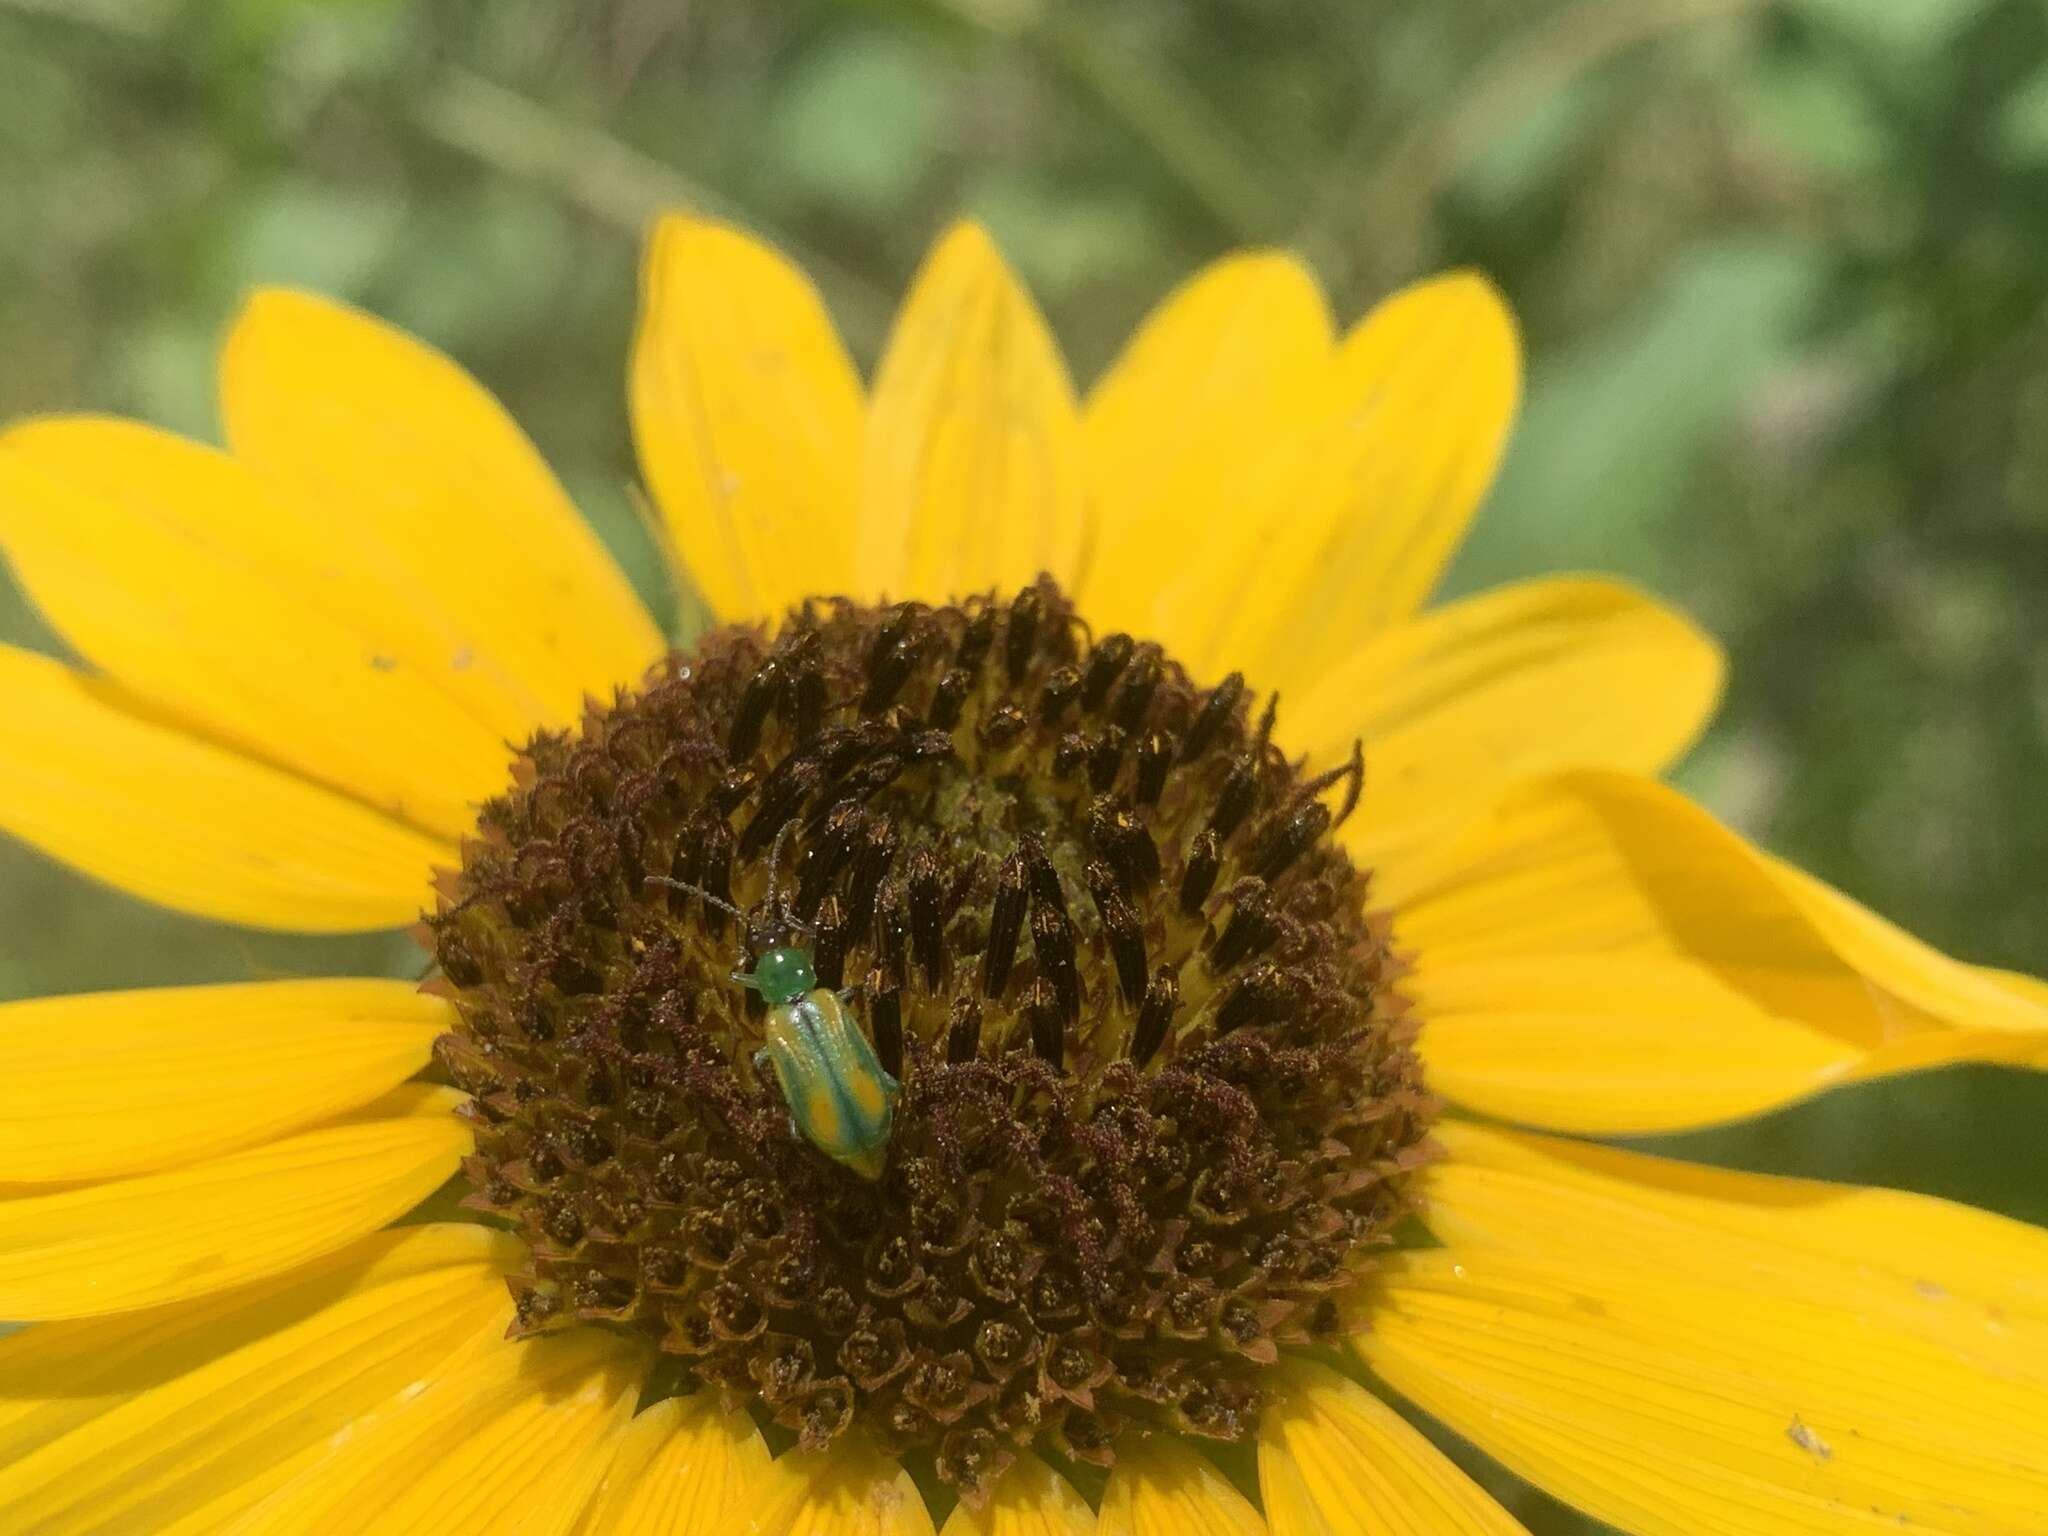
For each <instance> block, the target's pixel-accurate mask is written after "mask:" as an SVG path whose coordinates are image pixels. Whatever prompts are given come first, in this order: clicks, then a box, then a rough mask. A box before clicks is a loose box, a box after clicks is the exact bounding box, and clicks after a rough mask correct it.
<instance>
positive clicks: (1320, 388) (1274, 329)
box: [1078, 252, 1335, 655]
mask: <svg viewBox="0 0 2048 1536" xmlns="http://www.w3.org/2000/svg"><path fill="white" fill-rule="evenodd" d="M1334 350H1335V347H1334V343H1333V340H1332V337H1331V331H1330V314H1329V309H1328V306H1327V305H1326V304H1325V303H1324V301H1323V295H1322V292H1321V290H1320V289H1319V288H1318V287H1317V286H1316V280H1315V278H1314V277H1313V276H1312V275H1310V273H1309V272H1308V271H1307V269H1305V268H1304V267H1303V266H1302V265H1301V263H1300V262H1298V261H1296V260H1294V258H1292V257H1291V256H1287V255H1284V254H1281V253H1278V252H1258V253H1253V254H1247V255H1240V256H1231V257H1226V258H1225V259H1224V260H1222V261H1219V262H1216V263H1215V264H1214V265H1212V266H1210V267H1209V268H1207V269H1206V270H1204V271H1202V272H1200V273H1198V274H1197V275H1196V276H1195V277H1193V278H1192V279H1190V280H1189V281H1188V282H1187V283H1185V284H1183V285H1182V286H1181V287H1180V288H1179V289H1178V290H1176V291H1175V292H1174V293H1173V294H1171V295H1170V296H1168V298H1167V299H1166V300H1165V302H1164V303H1162V304H1161V305H1160V306H1159V307H1158V309H1156V310H1154V311H1153V313H1152V314H1151V315H1150V316H1149V317H1147V319H1146V320H1145V322H1144V324H1143V325H1141V326H1140V327H1139V328H1138V331H1137V334H1136V335H1135V336H1133V337H1132V338H1131V342H1130V344H1129V345H1128V346H1127V347H1126V348H1125V349H1124V352H1123V355H1122V356H1121V357H1120V358H1118V360H1117V361H1116V363H1115V364H1114V365H1113V366H1112V367H1111V368H1110V370H1109V372H1108V373H1106V374H1105V375H1104V376H1103V378H1102V381H1101V382H1100V383H1099V384H1097V385H1096V386H1095V388H1094V390H1093V391H1092V392H1091V393H1090V395H1089V398H1088V405H1087V411H1086V414H1085V415H1084V417H1083V420H1082V445H1083V448H1084V450H1085V452H1086V455H1087V466H1088V491H1089V495H1090V497H1091V499H1092V501H1093V503H1094V506H1095V508H1096V517H1097V538H1096V547H1095V551H1094V554H1093V556H1092V557H1091V558H1090V560H1089V561H1088V565H1087V570H1086V573H1085V575H1084V578H1083V581H1082V586H1081V590H1080V592H1079V594H1078V597H1079V600H1080V603H1081V607H1082V610H1083V611H1084V612H1085V613H1086V614H1087V615H1088V617H1089V619H1090V621H1091V622H1093V623H1094V624H1096V625H1097V626H1098V627H1099V628H1102V629H1123V630H1129V631H1131V632H1132V633H1134V634H1137V635H1141V636H1145V637H1147V638H1149V639H1154V640H1158V641H1160V642H1161V643H1163V644H1164V645H1165V646H1166V647H1167V648H1168V649H1169V650H1171V651H1173V652H1174V653H1175V654H1176V655H1179V654H1182V653H1183V652H1184V651H1186V650H1189V649H1192V648H1194V647H1196V646H1199V645H1200V644H1201V643H1202V641H1203V638H1204V637H1203V636H1202V635H1201V633H1200V629H1199V626H1200V625H1201V623H1202V620H1203V618H1204V616H1203V615H1199V614H1195V613H1191V612H1189V611H1187V610H1186V609H1184V608H1182V607H1179V606H1177V605H1176V604H1175V603H1174V602H1173V601H1172V600H1171V599H1172V597H1173V595H1174V594H1175V593H1176V591H1177V590H1178V589H1179V586H1180V585H1181V583H1180V581H1178V580H1177V579H1176V573H1177V572H1178V571H1181V570H1183V569H1188V568H1194V567H1198V566H1200V565H1201V564H1203V562H1204V561H1205V560H1206V559H1207V558H1208V557H1209V552H1210V551H1211V550H1212V549H1216V548H1219V547H1228V545H1229V544H1230V543H1231V542H1232V541H1233V539H1234V536H1235V530H1236V529H1237V528H1238V527H1239V526H1240V524H1241V523H1242V521H1243V519H1244V517H1245V511H1246V506H1247V503H1248V502H1249V501H1250V500H1251V499H1252V498H1253V494H1254V487H1256V486H1257V485H1259V484H1260V483H1261V478H1262V477H1264V476H1268V475H1270V474H1271V473H1272V464H1273V460H1274V459H1275V457H1276V456H1278V455H1280V454H1282V453H1284V451H1285V450H1281V449H1278V448H1277V446H1276V445H1278V444H1280V443H1281V442H1283V441H1285V442H1288V443H1293V442H1294V441H1295V440H1296V439H1297V438H1299V437H1301V435H1302V433H1303V431H1304V428H1305V424H1306V423H1307V421H1308V419H1309V417H1310V415H1311V414H1312V412H1313V409H1314V407H1315V406H1316V404H1317V403H1319V402H1320V401H1321V400H1322V399H1323V397H1324V392H1325V391H1326V390H1327V389H1328V386H1329V380H1328V377H1327V374H1328V372H1329V369H1330V366H1331V359H1332V356H1333V353H1334Z"/></svg>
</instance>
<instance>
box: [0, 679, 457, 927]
mask: <svg viewBox="0 0 2048 1536" xmlns="http://www.w3.org/2000/svg"><path fill="white" fill-rule="evenodd" d="M0 696H4V697H5V698H6V700H7V705H8V723H7V730H6V732H5V733H4V734H0V829H4V830H6V831H8V832H10V833H12V834H13V835H14V836H16V837H18V838H20V839H22V840H23V841H24V842H27V843H31V844H33V845H34V846H36V847H37V848H40V849H42V850H43V852H45V853H47V854H50V855H51V856H53V857H55V858H59V859H62V860H63V861H64V862H66V863H67V864H71V865H74V866H76V867H77V868H79V869H81V870H83V871H85V873H87V874H89V875H93V876H96V877H97V878H99V879H101V880H105V881H106V882H108V883H109V884H110V885H115V886H118V887H120V888H121V889H122V890H124V891H127V892H129V893H131V894H132V895H136V896H140V897H143V898H144V899H145V900H149V901H154V902H156V903H157V904H158V905H160V906H166V907H172V908H175V909H177V910H178V911H181V912H195V913H198V914H199V915H201V916H204V917H217V918H222V919H225V920H227V921H229V922H235V923H246V924H249V925H250V926H252V927H259V928H288V929H296V930H298V931H301V932H308V933H346V932H352V931H359V930H363V929H369V928H387V927H394V926H396V925H398V924H400V923H403V922H406V921H408V920H409V919H410V918H412V917H414V916H416V915H417V914H418V912H419V910H420V906H421V903H422V899H423V898H424V896H425V895H426V891H427V880H428V876H429V872H430V870H431V869H432V867H433V866H434V865H436V864H448V865H452V864H454V863H456V862H457V859H456V855H455V851H454V849H453V848H452V847H451V846H450V845H448V844H446V843H442V842H438V841H435V840H433V839H429V838H427V837H423V836H422V835H420V834H419V833H417V832H415V831H412V830H410V829H409V828H406V827H403V826H400V825H399V824H398V823H396V822H394V821H392V820H391V819H390V818H388V817H386V816H383V815H380V814H379V813H377V812H375V811H372V810H370V809H368V808H367V807H365V806H362V805H359V804H357V803H356V802H354V801H352V800H345V799H343V798H342V797H341V796H339V795H336V794H334V793H332V792H331V791H329V790H325V789H321V788H319V787H317V786H316V785H312V784H308V783H306V782H305V781H304V780H302V779H297V778H294V777H292V776H290V775H288V774H285V773H281V772H279V771H278V770H276V769H274V768H268V767H265V766H263V765H262V764H260V763H254V762H251V761H249V760H248V759H247V758H244V757H240V756H237V755H236V754H235V753H232V752H229V751H227V750H225V749H223V748H221V747H217V746H214V745H212V744H211V743H208V742H203V741H199V740H197V739H195V738H193V737H191V736H188V735H186V734H185V733H184V732H182V731H179V730H176V729H173V728H170V727H167V726H165V725H162V724H160V723H157V722H154V721H151V720H147V719H144V718H143V717H141V716H140V715H138V714H136V713H134V712H133V711H132V710H130V709H129V708H127V707H125V706H124V704H123V702H122V701H121V700H120V699H119V698H118V696H116V695H114V694H113V693H111V692H110V691H109V690H108V689H106V688H105V687H104V686H102V685H100V684H98V683H94V682H89V681H87V680H86V679H85V678H82V677H80V676H79V675H78V674H77V673H75V672H73V671H72V670H71V669H70V668H68V667H66V666H63V665H62V664H60V663H58V662H54V661H51V660H50V659H48V658H47V657H43V656H36V655H31V654H30V653H29V652H26V651H17V650H13V649H11V648H9V647H5V646H0Z"/></svg>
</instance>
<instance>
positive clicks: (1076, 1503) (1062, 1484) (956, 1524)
mask: <svg viewBox="0 0 2048 1536" xmlns="http://www.w3.org/2000/svg"><path fill="white" fill-rule="evenodd" d="M1094 1530H1095V1511H1094V1510H1092V1509H1090V1508H1089V1507H1088V1505H1087V1502H1086V1501H1085V1500H1083V1499H1082V1497H1081V1495H1080V1494H1078V1493H1076V1492H1075V1491H1074V1485H1073V1484H1072V1483H1070V1482H1068V1481H1067V1480H1066V1479H1065V1478H1064V1477H1061V1476H1060V1475H1059V1473H1057V1472H1055V1471H1053V1469H1052V1468H1051V1467H1048V1466H1047V1465H1046V1464H1045V1463H1044V1462H1042V1461H1040V1460H1039V1459H1038V1458H1037V1457H1036V1456H1033V1455H1032V1454H1030V1453H1029V1452H1028V1451H1027V1452H1025V1453H1023V1454H1022V1455H1020V1456H1018V1458H1017V1460H1016V1461H1015V1462H1013V1463H1012V1464H1011V1465H1010V1467H1009V1468H1008V1469H1007V1470H1006V1471H1005V1472H1004V1473H1003V1475H1002V1476H1001V1477H999V1478H997V1479H996V1480H995V1482H994V1483H993V1484H992V1485H991V1486H990V1488H989V1490H988V1497H987V1498H986V1499H985V1500H984V1501H983V1502H982V1504H981V1505H980V1506H979V1507H976V1506H975V1505H972V1504H969V1503H968V1502H967V1501H966V1500H965V1499H963V1500H961V1501H960V1503H958V1504H956V1505H955V1506H954V1507H953V1513H952V1514H950V1515H948V1516H947V1517H946V1524H945V1528H944V1530H943V1531H942V1532H941V1533H940V1536H1093V1532H1094Z"/></svg>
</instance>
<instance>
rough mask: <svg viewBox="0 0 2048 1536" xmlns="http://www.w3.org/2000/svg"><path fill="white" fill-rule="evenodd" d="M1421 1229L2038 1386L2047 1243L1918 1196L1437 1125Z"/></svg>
mask: <svg viewBox="0 0 2048 1536" xmlns="http://www.w3.org/2000/svg"><path fill="white" fill-rule="evenodd" d="M1438 1136H1439V1139H1440V1140H1441V1141H1442V1142H1443V1144H1444V1146H1445V1148H1446V1149H1447V1150H1448V1151H1449V1153H1450V1157H1449V1158H1448V1159H1447V1160H1445V1161H1444V1162H1442V1163H1438V1164H1435V1165H1433V1166H1432V1167H1431V1169H1430V1171H1429V1174H1428V1180H1429V1183H1428V1192H1429V1198H1428V1202H1427V1205H1426V1207H1425V1216H1426V1219H1427V1221H1428V1223H1429V1227H1430V1230H1431V1231H1432V1232H1434V1233H1435V1234H1436V1235H1437V1236H1438V1237H1439V1238H1441V1239H1442V1240H1443V1241H1444V1243H1445V1244H1447V1245H1448V1246H1450V1247H1453V1248H1456V1249H1458V1250H1460V1251H1461V1252H1467V1253H1472V1252H1480V1251H1485V1250H1491V1249H1501V1250H1504V1251H1507V1252H1511V1253H1517V1254H1526V1255H1528V1256H1531V1257H1534V1258H1541V1257H1542V1256H1543V1255H1545V1254H1554V1253H1556V1252H1558V1251H1559V1245H1560V1244H1567V1245H1569V1249H1570V1251H1571V1253H1572V1254H1573V1255H1574V1257H1575V1260H1576V1258H1577V1257H1580V1256H1582V1257H1583V1258H1584V1259H1585V1260H1586V1261H1587V1262H1588V1263H1595V1264H1598V1265H1600V1266H1602V1267H1603V1268H1607V1269H1612V1270H1616V1271H1621V1270H1625V1269H1629V1268H1635V1269H1640V1270H1641V1271H1643V1272H1644V1274H1645V1275H1647V1276H1650V1277H1652V1278H1654V1277H1657V1276H1661V1275H1675V1274H1684V1275H1687V1276H1689V1277H1691V1278H1693V1279H1698V1280H1703V1281H1708V1282H1712V1283H1719V1284H1727V1285H1731V1286H1741V1287H1747V1288H1750V1289H1755V1290H1760V1291H1765V1292H1768V1293H1769V1294H1772V1295H1776V1296H1784V1297H1793V1298H1798V1299H1801V1300H1804V1301H1809V1302H1812V1303H1814V1304H1815V1305H1819V1306H1832V1307H1836V1308H1838V1309H1840V1310H1843V1311H1846V1312H1853V1313H1856V1314H1857V1315H1859V1316H1863V1317H1867V1318H1872V1319H1876V1320H1879V1321H1882V1322H1883V1324H1884V1325H1885V1326H1886V1327H1890V1328H1896V1329H1899V1330H1901V1331H1904V1332H1911V1333H1916V1334H1920V1335H1922V1336H1924V1337H1926V1338H1928V1339H1930V1340H1933V1341H1935V1342H1937V1343H1940V1344H1942V1345H1944V1346H1946V1347H1948V1348H1950V1349H1952V1350H1953V1351H1955V1353H1956V1354H1957V1356H1958V1357H1969V1358H1974V1359H1975V1360H1977V1361H1978V1362H1979V1363H1980V1364H1982V1365H1983V1366H1985V1367H1986V1368H1987V1369H1994V1370H1997V1371H1998V1372H2000V1373H2001V1374H2005V1373H2023V1374H2026V1375H2029V1376H2031V1377H2032V1378H2033V1379H2034V1380H2036V1381H2037V1382H2042V1383H2048V1232H2044V1231H2042V1230H2041V1229H2040V1228H2038V1227H2030V1226H2027V1225H2025V1224H2024V1223H2022V1222H2017V1221H2009V1220H2007V1219H2006V1218H2004V1217H2002V1216H1994V1215H1991V1214H1990V1213H1989V1212H1986V1211H1978V1210H1972V1209H1971V1208H1970V1207H1968V1206H1963V1205H1953V1204H1950V1203H1949V1202H1948V1201H1945V1200H1935V1199H1931V1198H1929V1197H1927V1196H1925V1195H1909V1194H1901V1193H1899V1192H1897V1191H1895V1190H1888V1189H1860V1188H1857V1187H1855V1186H1853V1185H1845V1184H1828V1183H1823V1182H1821V1181H1819V1180H1814V1179H1790V1178H1780V1177H1770V1176H1766V1175H1761V1174H1752V1173H1731V1172H1727V1171H1724V1170H1722V1169H1718V1168H1704V1167H1700V1166H1699V1165H1697V1164H1693V1163H1684V1162H1678V1161H1674V1160H1672V1159H1668V1158H1659V1157H1646V1156H1643V1155H1642V1154H1640V1153H1634V1152H1621V1151H1617V1150H1615V1149H1613V1148H1611V1147H1596V1146H1590V1145H1588V1144H1587V1143H1585V1142H1580V1141H1568V1140H1561V1139H1559V1138H1556V1137H1550V1136H1531V1135H1527V1134H1523V1133H1518V1132H1513V1131H1501V1130H1494V1129H1490V1128H1488V1127H1484V1126H1479V1125H1472V1124H1467V1123H1464V1122H1460V1121H1449V1122H1445V1123H1443V1124H1441V1125H1440V1126H1439V1127H1438Z"/></svg>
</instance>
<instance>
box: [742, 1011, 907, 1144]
mask: <svg viewBox="0 0 2048 1536" xmlns="http://www.w3.org/2000/svg"><path fill="white" fill-rule="evenodd" d="M767 1040H768V1049H769V1053H770V1056H771V1059H772V1060H773V1062H774V1065H775V1077H776V1081H777V1082H778V1083H780V1084H781V1086H782V1096H783V1098H784V1100H785V1101H787V1103H788V1105H789V1114H790V1119H791V1120H793V1121H794V1122H795V1124H796V1128H797V1130H798V1131H799V1132H801V1133H802V1134H803V1136H804V1138H805V1139H806V1140H807V1141H809V1142H810V1143H811V1144H812V1145H813V1146H815V1147H816V1148H817V1149H818V1150H819V1151H821V1152H823V1153H825V1154H826V1155H827V1156H828V1157H832V1158H836V1159H837V1160H838V1161H840V1162H842V1163H844V1164H846V1166H847V1167H849V1168H851V1169H852V1170H853V1171H854V1172H855V1173H858V1174H859V1175H860V1176H861V1177H862V1178H867V1179H874V1178H879V1177H880V1176H881V1172H882V1166H883V1161H884V1159H885V1156H886V1154H887V1151H888V1145H889V1129H890V1123H891V1121H892V1120H893V1118H894V1116H895V1109H896V1096H897V1092H898V1088H897V1083H896V1079H895V1078H893V1077H891V1076H890V1075H889V1074H888V1073H887V1072H885V1071H883V1070H882V1064H881V1062H880V1061H879V1060H877V1059H876V1057H875V1049H874V1047H873V1046H872V1045H870V1044H869V1043H868V1038H867V1036H866V1035H864V1034H862V1033H861V1031H860V1028H859V1026H858V1025H856V1024H855V1023H854V1021H853V1017H852V1015H850V1014H849V1013H848V1012H847V1011H846V1008H845V1005H844V1004H842V1003H841V1002H840V1001H839V998H838V996H837V995H836V994H834V993H832V992H828V991H826V990H824V989H823V988H818V989H815V990H813V991H810V992H807V993H805V994H804V995H803V996H802V997H800V998H798V999H797V1000H796V1001H795V1002H793V1003H786V1004H784V1005H783V1006H782V1007H780V1008H774V1009H771V1010H769V1014H768V1030H767Z"/></svg>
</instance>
